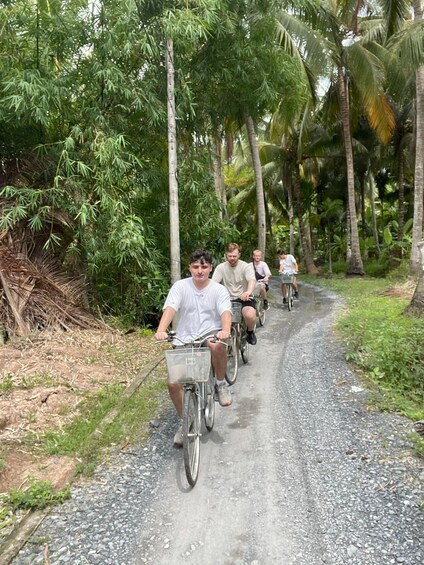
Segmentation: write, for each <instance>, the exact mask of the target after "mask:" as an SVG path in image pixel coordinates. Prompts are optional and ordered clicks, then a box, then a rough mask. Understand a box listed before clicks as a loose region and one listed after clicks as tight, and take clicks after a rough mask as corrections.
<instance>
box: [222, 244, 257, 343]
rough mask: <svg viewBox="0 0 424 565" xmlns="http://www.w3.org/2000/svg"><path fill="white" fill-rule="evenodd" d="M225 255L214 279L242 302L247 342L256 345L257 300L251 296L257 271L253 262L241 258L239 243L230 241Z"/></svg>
mask: <svg viewBox="0 0 424 565" xmlns="http://www.w3.org/2000/svg"><path fill="white" fill-rule="evenodd" d="M225 255H226V258H227V260H226V261H224V262H223V263H220V264H219V265H218V266H217V267H216V269H215V272H214V274H213V275H212V280H213V281H216V282H218V283H222V284H223V285H224V286H225V287H226V288H227V289H228V291H229V293H230V296H231V300H238V301H239V302H241V308H242V310H241V311H242V316H243V318H244V321H245V323H246V328H247V342H248V343H250V344H251V345H256V342H257V339H256V335H255V325H256V309H255V300H254V299H252V298H250V296H251V295H253V291H254V290H255V286H256V277H255V271H254V270H253V266H252V263H246V262H245V261H242V260H241V259H240V246H239V245H238V243H229V244H228V245H227V251H226V254H225Z"/></svg>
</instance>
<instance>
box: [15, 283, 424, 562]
mask: <svg viewBox="0 0 424 565" xmlns="http://www.w3.org/2000/svg"><path fill="white" fill-rule="evenodd" d="M272 288H273V289H274V300H273V306H272V308H271V310H270V311H269V312H268V313H267V320H266V324H265V326H264V328H260V329H258V346H256V347H257V349H255V350H254V357H253V359H252V361H251V363H249V365H247V366H245V367H241V369H240V374H239V379H238V381H237V383H236V384H235V385H234V387H233V393H234V405H233V407H231V409H219V410H218V414H217V418H218V422H217V423H216V426H215V428H216V430H217V431H215V430H214V431H213V432H212V433H211V434H210V439H209V440H208V441H206V440H205V443H202V467H201V471H200V472H201V475H202V476H201V479H199V483H198V485H197V486H196V487H195V489H194V490H190V489H188V488H187V485H184V483H183V479H182V476H183V472H182V463H181V460H182V453H181V451H177V450H173V449H172V447H171V439H172V436H173V434H174V431H175V429H176V426H177V420H176V418H175V416H174V413H173V411H171V410H170V411H169V414H167V415H166V416H165V417H163V418H160V419H158V420H157V421H153V422H152V436H151V440H150V441H149V443H148V445H145V446H138V447H137V446H133V447H131V448H129V449H128V450H127V451H125V452H123V453H120V452H116V453H114V454H113V456H112V458H111V460H110V462H109V464H108V465H107V466H105V467H103V468H101V469H99V471H98V472H97V473H96V475H95V478H94V480H92V481H89V482H87V483H85V484H78V485H75V486H74V487H73V489H72V498H71V500H69V501H67V502H65V503H64V504H63V505H62V506H60V507H58V508H56V509H54V510H53V511H52V512H51V513H50V514H49V516H48V517H47V518H46V519H45V520H44V521H43V523H42V524H41V525H40V527H39V528H38V529H37V531H36V532H35V533H34V534H33V535H32V537H31V539H30V540H29V541H28V543H27V544H26V546H25V547H24V549H22V550H21V551H20V553H19V554H18V555H17V556H16V558H15V559H14V560H13V562H12V563H13V565H38V564H40V565H41V564H45V563H46V555H48V563H50V565H59V564H72V565H80V564H81V565H82V564H93V565H94V564H102V565H109V564H110V565H136V564H141V563H152V564H154V565H159V564H160V563H170V564H174V563H175V564H180V563H190V564H196V565H200V563H202V564H203V565H208V564H211V565H212V564H215V565H220V564H223V565H227V564H231V565H247V564H249V565H268V564H272V565H273V564H276V565H297V564H299V565H318V564H326V565H339V564H349V565H390V564H398V563H404V564H406V565H422V564H423V563H424V543H423V541H424V537H423V532H424V512H423V506H424V492H423V479H424V468H423V464H422V461H420V460H419V459H417V458H416V457H414V455H413V453H412V449H411V448H412V445H411V443H410V440H409V439H408V433H409V431H410V430H412V425H411V422H409V421H408V420H406V419H405V418H402V417H400V416H397V415H395V414H385V413H380V412H378V411H377V410H375V409H371V408H369V407H368V405H367V398H368V395H369V393H368V391H367V390H366V389H365V388H364V386H363V385H362V384H361V382H360V381H359V380H358V379H357V378H356V376H355V374H354V373H353V372H352V371H351V369H350V368H349V366H348V365H347V364H346V362H345V360H344V357H343V352H342V349H341V347H340V344H339V342H338V341H337V339H336V338H335V336H334V333H333V331H332V327H333V322H334V320H335V316H336V312H337V309H338V307H339V306H340V304H341V303H340V300H339V299H338V298H337V297H336V296H335V295H332V294H330V293H325V292H322V291H318V290H317V289H315V288H313V287H308V286H307V285H303V286H302V287H301V296H300V300H299V301H298V302H297V301H296V302H295V307H294V309H293V311H292V312H291V313H288V312H287V310H285V309H283V307H282V305H281V304H280V298H279V296H278V281H273V285H272ZM264 373H266V376H267V382H266V385H265V384H264V385H263V386H261V387H258V383H259V382H260V379H261V378H263V374H264ZM233 434H238V435H233ZM246 437H248V438H249V442H248V443H247V445H246V444H243V443H242V440H241V439H237V438H246ZM249 449H250V453H249ZM193 515H194V516H193ZM195 519H197V521H199V522H200V526H199V529H196V530H195V534H193V535H191V536H190V530H193V531H194V525H193V524H195V522H194V520H195ZM182 520H185V523H186V530H189V531H188V532H186V531H185V529H184V527H182V526H181V522H182ZM183 526H184V524H183ZM203 532H205V534H204V535H203ZM211 540H213V541H211ZM182 548H183V549H182Z"/></svg>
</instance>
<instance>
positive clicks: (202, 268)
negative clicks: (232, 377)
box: [155, 249, 232, 447]
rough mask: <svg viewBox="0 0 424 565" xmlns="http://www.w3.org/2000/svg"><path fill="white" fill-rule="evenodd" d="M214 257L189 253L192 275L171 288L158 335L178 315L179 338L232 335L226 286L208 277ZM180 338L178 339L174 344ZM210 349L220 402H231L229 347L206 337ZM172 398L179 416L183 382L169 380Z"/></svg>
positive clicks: (159, 337) (164, 336)
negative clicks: (226, 377) (228, 372)
mask: <svg viewBox="0 0 424 565" xmlns="http://www.w3.org/2000/svg"><path fill="white" fill-rule="evenodd" d="M212 263H213V257H212V254H211V253H210V252H209V251H206V250H205V249H197V250H196V251H194V252H193V253H192V254H191V255H190V263H189V270H190V275H191V276H190V277H187V278H185V279H181V280H179V281H177V282H175V283H174V284H173V285H172V287H171V289H170V290H169V293H168V296H167V297H166V300H165V304H164V306H163V313H162V317H161V319H160V321H159V325H158V328H157V331H156V333H155V338H156V339H157V340H164V339H167V337H168V334H167V329H168V327H169V325H170V324H171V322H172V320H173V319H174V317H175V315H176V314H177V313H178V316H177V325H176V328H175V331H176V333H177V336H178V338H179V339H181V340H182V342H184V343H189V342H191V341H193V340H196V339H199V338H201V337H202V336H207V335H210V334H215V335H216V337H217V338H218V339H220V340H225V339H228V338H229V337H230V332H231V302H230V296H229V293H228V291H227V289H226V288H224V287H223V286H222V285H220V284H218V283H216V282H215V281H212V280H211V279H210V278H209V275H210V273H211V272H212ZM179 344H180V342H179V341H178V342H177V340H176V343H175V345H179ZM207 346H208V347H209V348H210V350H211V361H212V365H213V368H214V370H215V386H216V389H217V395H218V401H219V403H220V405H221V406H230V404H231V403H232V398H231V392H230V390H229V388H228V385H227V383H226V381H225V371H226V368H227V350H226V347H225V345H224V344H222V343H213V342H211V341H209V340H208V341H207ZM168 390H169V395H170V397H171V400H172V402H173V404H174V406H175V408H176V410H177V413H178V416H179V417H180V418H182V415H183V387H182V385H181V384H178V383H174V384H170V383H168ZM182 445H183V438H182V426H180V427H179V428H178V430H177V433H176V434H175V437H174V446H175V447H182Z"/></svg>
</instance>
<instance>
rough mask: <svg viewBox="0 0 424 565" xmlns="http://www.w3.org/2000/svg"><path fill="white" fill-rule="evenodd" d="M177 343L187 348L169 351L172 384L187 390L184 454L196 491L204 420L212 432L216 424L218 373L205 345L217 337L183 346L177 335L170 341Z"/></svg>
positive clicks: (168, 362) (210, 336)
mask: <svg viewBox="0 0 424 565" xmlns="http://www.w3.org/2000/svg"><path fill="white" fill-rule="evenodd" d="M174 339H176V340H177V341H180V342H181V345H182V346H183V347H176V348H174V349H169V350H166V351H165V357H166V364H167V367H168V380H169V382H170V383H179V384H181V385H182V386H183V419H182V429H183V454H184V467H185V473H186V477H187V481H188V483H189V484H190V485H191V486H192V487H194V486H195V484H196V481H197V478H198V476H199V466H200V438H201V436H202V420H203V421H204V424H205V427H206V429H207V430H208V431H209V432H210V431H211V430H212V429H213V426H214V423H215V372H214V369H213V366H212V363H211V350H210V349H209V347H207V346H202V345H203V343H204V342H205V341H206V340H208V339H212V340H214V341H215V342H219V343H223V344H224V345H227V344H226V343H225V342H223V341H221V340H218V339H217V338H216V336H215V335H209V336H206V337H202V338H201V339H198V340H194V341H192V342H190V343H183V342H182V341H181V340H179V338H178V336H177V335H176V334H175V333H174V332H170V333H169V335H168V341H171V340H174Z"/></svg>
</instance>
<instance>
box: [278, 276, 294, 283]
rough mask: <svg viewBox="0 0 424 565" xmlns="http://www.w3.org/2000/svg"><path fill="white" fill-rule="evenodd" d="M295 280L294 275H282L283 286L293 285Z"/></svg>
mask: <svg viewBox="0 0 424 565" xmlns="http://www.w3.org/2000/svg"><path fill="white" fill-rule="evenodd" d="M293 279H294V275H288V274H287V273H282V275H281V282H282V284H289V283H292V282H293Z"/></svg>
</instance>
